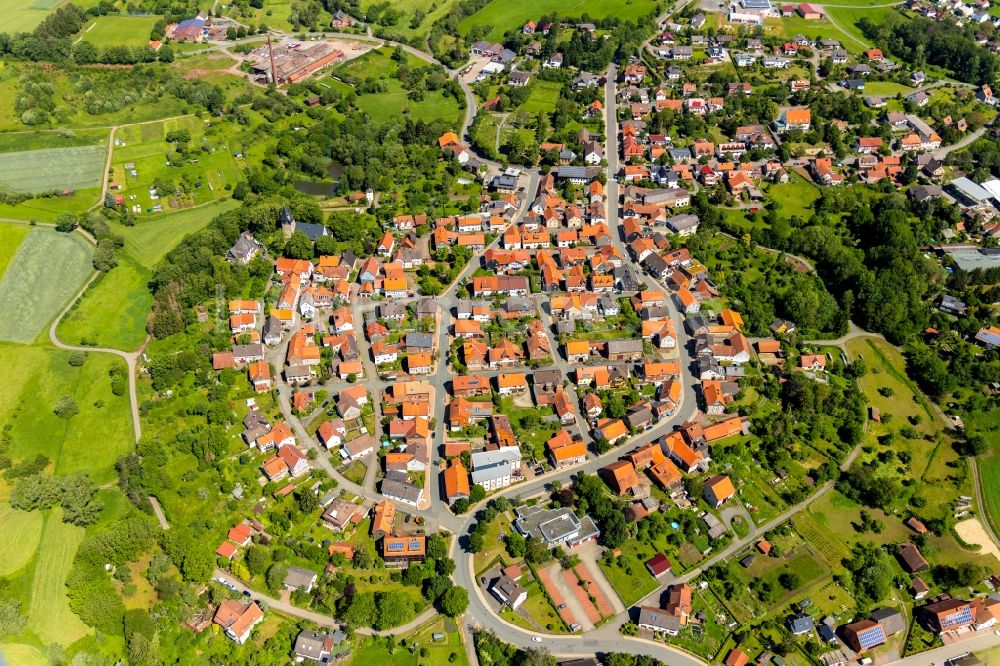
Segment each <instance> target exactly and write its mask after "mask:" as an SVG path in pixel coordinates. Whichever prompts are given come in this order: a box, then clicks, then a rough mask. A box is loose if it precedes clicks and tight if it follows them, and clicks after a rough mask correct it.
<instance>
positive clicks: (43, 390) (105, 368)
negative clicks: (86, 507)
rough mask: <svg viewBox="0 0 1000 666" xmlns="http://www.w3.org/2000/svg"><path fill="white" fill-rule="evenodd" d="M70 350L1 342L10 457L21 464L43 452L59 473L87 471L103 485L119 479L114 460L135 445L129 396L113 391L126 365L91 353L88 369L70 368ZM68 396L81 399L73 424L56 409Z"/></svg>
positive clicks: (0, 405)
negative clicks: (113, 373) (114, 375)
mask: <svg viewBox="0 0 1000 666" xmlns="http://www.w3.org/2000/svg"><path fill="white" fill-rule="evenodd" d="M69 357H70V352H66V351H57V350H54V349H52V348H48V347H39V346H30V347H29V346H24V345H12V344H2V345H0V363H2V365H3V367H4V368H7V369H8V373H7V376H8V379H7V381H6V382H4V383H3V385H2V388H0V420H2V421H3V422H4V423H7V424H8V425H10V431H9V432H10V436H11V444H10V448H9V453H10V455H11V457H12V458H14V459H15V460H21V459H24V458H27V457H28V456H31V455H34V454H36V453H44V454H45V455H46V456H48V457H49V458H50V459H52V460H53V461H54V463H55V466H54V470H53V471H54V473H56V474H72V473H74V472H87V473H89V474H90V476H91V478H93V479H94V480H95V481H96V482H98V483H105V482H108V481H112V480H113V479H114V478H115V470H114V462H115V460H116V459H117V458H118V456H120V455H121V454H123V453H125V452H126V451H128V450H129V449H130V448H131V446H132V444H133V433H132V423H131V412H130V409H129V402H128V396H127V395H121V396H116V395H114V394H113V393H112V391H111V379H110V377H109V376H108V373H109V371H110V370H111V369H112V368H113V367H119V368H123V367H124V362H123V361H122V360H120V359H118V358H117V357H113V356H111V355H109V354H88V355H87V359H86V362H85V363H84V364H83V366H81V367H79V368H75V367H73V366H71V365H70V364H69ZM63 396H70V397H72V398H74V399H75V400H76V403H77V406H78V408H79V413H78V414H77V415H76V416H74V417H72V418H71V419H69V420H64V419H61V418H59V417H57V416H56V415H55V414H54V413H53V411H52V409H53V407H54V406H55V404H56V403H57V402H58V401H59V399H60V398H62V397H63Z"/></svg>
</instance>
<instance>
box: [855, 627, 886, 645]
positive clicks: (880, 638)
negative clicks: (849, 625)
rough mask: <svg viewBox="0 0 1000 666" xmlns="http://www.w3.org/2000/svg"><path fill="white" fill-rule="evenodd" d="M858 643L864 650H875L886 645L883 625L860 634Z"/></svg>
mask: <svg viewBox="0 0 1000 666" xmlns="http://www.w3.org/2000/svg"><path fill="white" fill-rule="evenodd" d="M858 642H859V643H860V644H861V647H862V648H864V649H867V648H873V647H875V646H876V645H882V643H885V632H884V631H883V630H882V625H881V624H879V625H876V626H874V627H872V628H870V629H865V630H864V631H862V632H860V633H859V634H858Z"/></svg>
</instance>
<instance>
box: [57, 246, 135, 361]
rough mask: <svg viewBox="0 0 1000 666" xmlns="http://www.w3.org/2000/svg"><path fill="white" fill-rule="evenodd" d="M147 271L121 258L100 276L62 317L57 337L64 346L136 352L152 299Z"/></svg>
mask: <svg viewBox="0 0 1000 666" xmlns="http://www.w3.org/2000/svg"><path fill="white" fill-rule="evenodd" d="M148 280H149V271H147V270H146V269H144V268H141V267H140V266H138V265H136V263H135V262H134V261H131V260H129V259H128V258H123V259H122V261H120V262H119V264H118V266H117V267H115V268H114V269H112V270H111V271H110V272H109V273H105V274H103V275H102V276H100V277H99V278H98V279H97V281H96V282H94V283H92V284H91V286H90V288H89V289H88V290H87V292H86V293H85V294H84V295H83V297H82V298H81V299H80V300H79V302H77V304H76V305H75V306H74V307H73V309H72V310H70V311H69V312H68V313H67V314H66V316H65V317H63V318H62V320H61V321H60V322H59V328H58V329H57V331H56V333H57V334H58V335H59V339H60V340H62V341H63V342H65V343H67V344H76V345H86V344H91V345H93V344H96V345H97V346H99V347H112V348H114V349H121V350H123V351H131V350H133V349H138V348H139V345H141V344H142V341H143V340H144V339H145V337H146V319H147V318H148V317H149V311H150V308H152V306H153V295H152V294H151V293H150V291H149V288H148V287H147V286H146V283H147V282H148Z"/></svg>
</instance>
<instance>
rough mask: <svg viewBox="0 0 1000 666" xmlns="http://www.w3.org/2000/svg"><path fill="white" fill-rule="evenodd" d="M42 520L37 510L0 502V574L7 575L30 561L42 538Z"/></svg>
mask: <svg viewBox="0 0 1000 666" xmlns="http://www.w3.org/2000/svg"><path fill="white" fill-rule="evenodd" d="M44 522H45V521H44V520H43V518H42V514H41V512H39V511H18V510H17V509H12V508H10V507H9V506H6V505H2V504H0V524H2V525H3V534H4V538H3V540H2V541H0V576H9V575H10V574H12V573H14V572H15V571H17V570H18V569H20V568H21V567H23V566H24V565H25V564H27V563H28V562H29V561H31V556H32V555H34V553H35V549H36V548H38V542H39V541H40V540H41V538H42V527H43V525H44Z"/></svg>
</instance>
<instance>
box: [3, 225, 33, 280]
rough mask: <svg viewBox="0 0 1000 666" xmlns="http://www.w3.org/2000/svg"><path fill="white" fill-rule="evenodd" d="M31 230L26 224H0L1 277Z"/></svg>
mask: <svg viewBox="0 0 1000 666" xmlns="http://www.w3.org/2000/svg"><path fill="white" fill-rule="evenodd" d="M30 230H31V227H29V226H28V225H26V224H0V277H3V274H4V273H5V272H6V271H7V266H9V265H10V262H11V260H12V259H13V258H14V254H15V253H16V252H17V248H19V247H20V246H21V241H23V240H24V237H25V236H27V235H28V232H29V231H30Z"/></svg>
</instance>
